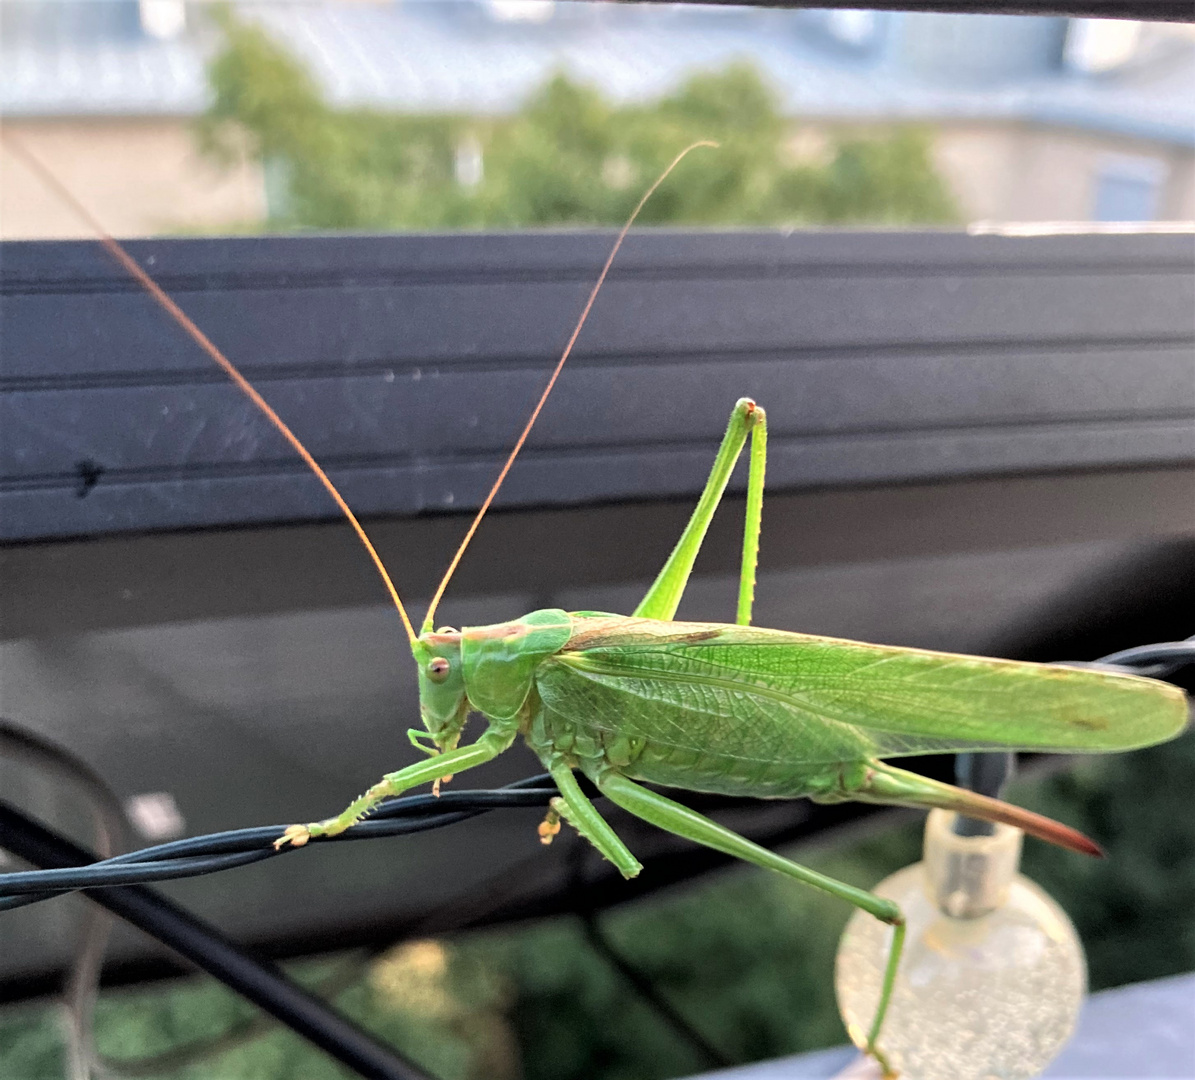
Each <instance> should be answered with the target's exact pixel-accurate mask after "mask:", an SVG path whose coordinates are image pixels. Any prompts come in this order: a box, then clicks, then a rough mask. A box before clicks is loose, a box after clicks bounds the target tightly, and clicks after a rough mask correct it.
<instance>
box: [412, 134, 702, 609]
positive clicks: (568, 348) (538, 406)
mask: <svg viewBox="0 0 1195 1080" xmlns="http://www.w3.org/2000/svg"><path fill="white" fill-rule="evenodd" d="M701 146H711V147H714V148H717V146H718V144H717V143H716V142H712V141H710V140H708V139H703V140H702V141H701V142H695V143H693V144H692V145H691V146H686V147H685V148H684V149H683V150H682V151H681V152H680V153H679V154H677V155H676V157H674V158H673V159H672V164H670V165H669V166H668V168H666V169H665V170H664V171H663V172H662V173H660V175H659V176H658V177H657V178H656V182H655V183H654V184H652V186H651V187H649V188H648V189H647V191H645V192H644V193H643V198H641V199H640V200H639V202H638V203H637V204H636V206H635V209H634V210H632V211H631V216H630V217H629V218H627V223H626V224H625V225H624V226H623V227H622V231H621V232H619V234H618V238H617V239H616V240H615V241H614V246H613V247H612V248H611V249H610V254H609V255H608V256H607V257H606V264H605V265H604V266H603V267H602V272H601V273H600V274H598V279H597V281H595V282H594V283H593V288H592V289H591V290H590V292H589V299H588V300H586V301H585V307H584V309H583V310H582V312H581V317H580V318H579V319H578V320H577V325H576V326H575V327H573V333H572V336H571V337H570V338H569V339H568V344H567V345H565V347H564V352H562V353H561V354H560V359H559V360H558V361H556V366H555V367H554V368H553V369H552V375H551V377H550V378H549V379H548V385H547V386H545V387H544V392H543V393H542V394H540V396H539V401H537V402H536V403H535V408H534V409H532V410H531V415H530V416H529V417H528V418H527V423H526V424H524V425H523V431H522V434H520V435H519V437H518V439H517V440H515V444H514V448H513V449H512V450H511V452H510V455H509V456H508V457H507V459H506V463H505V464H504V465H503V466H502V471H501V472H499V473H498V479H497V480H495V481H494V485H493V487H491V488H490V493H489V494H488V495H487V496H486V497H485V501H484V502H482V504H481V507H480V508H479V509H478V511H477V513H476V515H475V516H474V518H473V521H472V523H471V524H470V525H469V530H468V532H466V533H465V538H464V539H463V540H462V541H461V544H460V547H458V548H457V549H456V554H455V555H453V557H452V562H450V563H449V564H448V569H447V570H446V571H444V577H443V578H441V579H440V584H439V585H438V586H437V588H436V594H435V596H433V597H432V602H431V605H430V606H429V607H428V609H427V614H426V615H425V616H424V617H423V629H424V630H425V631H426V630H430V629H432V627H433V625H434V623H433V622H432V620H433V619H434V617H435V614H436V608H438V607H439V606H440V600H441V598H442V597H443V596H444V590H445V589H447V588H448V583H449V582H450V581H451V580H452V575H453V574H455V573H456V568H457V566H459V565H460V561H461V559H462V558H463V557H464V554H465V550H466V549H467V548H468V546H469V544H470V542H471V541H472V539H473V534H474V533H476V532H477V526H478V525H480V524H481V519H482V518H484V517H485V515H486V511H487V510H489V508H490V503H492V502H493V501H494V496H496V495H497V494H498V491H499V490H500V489H501V487H502V484H503V481H505V480H506V474H507V473H508V472H510V467H511V466H512V465H513V464H514V462H515V458H517V457H518V456H519V451H520V450H522V449H523V443H525V442H526V441H527V436H528V435H530V434H531V429H532V428H533V427H535V421H536V420H538V419H539V414H540V411H541V410H542V409H543V407H544V402H546V401H547V400H548V395H549V394H551V393H552V387H554V386H555V385H556V380H557V378H559V376H560V371H561V369H562V368H563V367H564V364H565V361H567V360H568V358H569V356H570V354H571V353H572V351H573V346H574V345H575V344H576V343H577V338H578V337H579V336H580V334H581V328H582V327H583V326H584V325H585V320H586V319H588V318H589V312H590V310H591V309H592V308H593V302H594V301H595V300H596V299H597V295H598V293H599V292H600V291H601V288H602V284H603V283H604V282H605V280H606V275H607V274H608V273H609V272H610V267H611V265H612V264H613V262H614V256H615V255H617V254H618V249H619V248H620V247H622V242H623V240H625V239H626V235H627V233H628V232H630V231H631V226H632V225H634V224H635V218H637V217H638V216H639V211H640V210H642V209H643V207H644V206H645V205H646V204H647V200H648V199H650V198H651V197H652V196H653V195H654V194H655V192H656V188H658V187H659V186H660V185H661V184H662V183H663V182H664V181H665V180H667V179H668V174H669V173H671V172H672V170H673V169H675V168H676V167H677V166H678V165H679V164H680V163H681V161H682V160H684V158H685V157H686V156H687V155H688V154H689V153H690V151H693V150H696V149H697V148H698V147H701Z"/></svg>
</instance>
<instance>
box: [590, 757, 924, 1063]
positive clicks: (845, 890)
mask: <svg viewBox="0 0 1195 1080" xmlns="http://www.w3.org/2000/svg"><path fill="white" fill-rule="evenodd" d="M593 780H594V782H595V783H596V784H597V786H598V788H599V790H600V791H601V792H602V794H603V795H605V796H606V798H608V799H609V800H610V801H611V802H612V803H614V804H615V805H616V806H621V807H622V808H623V809H624V810H626V811H628V812H629V813H632V814H634V815H635V816H636V817H638V818H641V819H643V820H644V821H647V822H649V823H650V824H652V825H655V826H657V827H658V828H661V829H664V830H666V831H668V832H671V833H675V834H676V835H677V836H682V837H684V838H685V839H687V840H692V841H694V842H696V843H698V844H703V845H705V846H706V847H710V848H713V849H714V850H715V851H721V852H723V853H724V854H726V855H733V856H734V857H735V858H738V859H743V860H745V861H746V862H750V863H754V864H755V865H756V866H761V867H763V868H764V869H766V870H775V871H776V872H778V873H781V874H785V875H786V876H788V877H791V878H795V879H796V880H797V881H800V882H803V883H804V884H806V885H812V886H813V887H814V888H815V889H821V890H822V891H823V892H827V893H829V894H830V895H831V896H837V897H838V898H839V899H842V900H846V901H847V902H848V903H850V904H854V905H855V907H858V908H862V909H863V910H864V911H866V912H868V913H869V914H870V915H873V916H874V917H875V918H877V919H879V920H880V921H881V922H885V923H888V924H889V925H890V926H891V927H892V928H893V935H892V944H891V945H890V946H889V951H888V962H887V966H886V967H885V970H884V983H883V987H882V989H881V993H880V1001H879V1004H878V1006H877V1007H876V1015H875V1018H874V1020H873V1021H872V1024H871V1028H870V1030H869V1031H868V1034H867V1043H866V1046H865V1047H864V1049H865V1050H866V1052H867V1053H868V1054H870V1055H871V1056H872V1057H873V1058H875V1060H876V1061H877V1062H878V1063H879V1065H880V1067H881V1068H882V1069H883V1070H884V1075H885V1077H895V1076H896V1073H895V1072H894V1071H893V1069H892V1066H891V1064H890V1063H889V1061H888V1059H887V1057H886V1056H885V1055H884V1053H883V1051H882V1050H881V1048H880V1046H879V1039H880V1032H881V1029H882V1028H883V1024H884V1016H885V1014H886V1013H887V1011H888V1004H889V1002H890V1001H891V998H892V987H893V984H894V982H895V980H896V971H897V968H898V967H899V965H900V955H901V952H902V951H903V948H904V940H905V918H904V915H903V914H902V913H901V910H900V908H899V907H897V905H896V904H894V903H893V902H892V901H891V900H886V899H884V898H882V897H879V896H876V895H875V894H874V893H870V892H867V891H866V890H865V889H858V888H855V886H853V885H848V884H846V882H843V881H838V880H836V879H835V878H832V877H827V876H826V875H825V874H819V873H818V872H817V871H816V870H810V869H809V868H808V867H805V866H801V865H800V863H795V862H793V861H792V860H790V859H786V858H784V857H783V856H782V855H777V854H776V853H775V852H774V851H769V850H768V849H767V848H765V847H761V846H760V845H759V844H756V843H753V842H752V841H750V840H748V839H746V838H745V837H742V836H739V834H738V833H736V832H732V831H731V830H730V829H728V828H726V827H725V826H723V825H719V824H718V823H717V822H715V821H711V820H710V819H709V818H707V817H705V816H703V815H702V814H699V813H697V811H695V810H690V809H689V808H688V807H687V806H682V805H681V804H680V803H678V802H674V801H673V800H672V799H669V798H667V797H666V796H664V795H661V794H659V793H658V792H655V791H651V790H649V789H648V788H645V787H642V786H641V785H639V784H637V783H635V781H633V780H631V779H629V778H627V777H625V776H623V775H622V774H621V773H619V772H618V771H617V770H615V769H612V768H607V769H606V770H604V771H599V770H594V775H593Z"/></svg>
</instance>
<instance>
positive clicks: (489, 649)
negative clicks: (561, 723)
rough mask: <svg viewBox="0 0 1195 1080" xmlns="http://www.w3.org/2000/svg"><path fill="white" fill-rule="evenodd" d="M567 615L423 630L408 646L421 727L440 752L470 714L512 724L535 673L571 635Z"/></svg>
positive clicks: (451, 744)
mask: <svg viewBox="0 0 1195 1080" xmlns="http://www.w3.org/2000/svg"><path fill="white" fill-rule="evenodd" d="M572 631H573V623H572V620H571V619H570V618H569V616H568V613H567V612H565V611H561V610H559V609H558V608H548V609H545V610H543V611H533V612H531V614H529V615H524V616H523V617H522V618H521V619H512V620H511V621H510V622H504V623H495V624H494V625H493V626H470V627H466V628H465V629H464V630H459V631H458V630H450V629H441V630H437V631H435V632H432V631H427V630H425V631H424V632H423V633H422V634H420V635H419V637H418V638H417V639H416V640H415V642H413V643H412V646H411V650H412V652H413V653H414V654H415V662H416V664H417V665H418V668H419V708H420V712H421V713H422V716H423V726H424V727H425V728H427V730H428V732H429V733H430V734H431V736H432V739H433V740H434V741H435V743H436V745H437V746H438V747H439V748H440V749H441V750H452V749H454V748H455V747H456V744H457V742H458V740H459V739H460V736H461V729H462V728H463V727H464V725H465V719H466V717H467V716H468V714H469V713H470V711H474V710H475V711H477V712H479V713H481V714H482V715H483V716H485V717H486V719H488V720H490V721H491V722H494V721H497V722H500V723H501V722H509V721H514V720H516V719H517V718H518V717H519V716H520V714H521V713H522V712H523V707H524V705H525V704H526V703H527V699H528V697H529V696H530V694H531V687H532V684H533V683H534V681H535V669H536V668H537V667H538V666H539V664H540V662H541V661H543V660H544V659H546V658H547V657H549V656H551V655H552V654H553V653H557V652H559V651H560V650H561V649H562V648H564V646H565V645H566V644H567V642H568V640H569V637H570V636H571V635H572Z"/></svg>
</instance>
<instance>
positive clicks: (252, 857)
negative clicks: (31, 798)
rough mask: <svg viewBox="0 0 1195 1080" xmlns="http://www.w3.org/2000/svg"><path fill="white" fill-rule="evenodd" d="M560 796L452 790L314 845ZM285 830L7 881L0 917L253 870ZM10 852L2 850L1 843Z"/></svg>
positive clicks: (535, 781) (221, 836) (542, 790)
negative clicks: (74, 896) (41, 904)
mask: <svg viewBox="0 0 1195 1080" xmlns="http://www.w3.org/2000/svg"><path fill="white" fill-rule="evenodd" d="M556 794H557V791H556V786H555V785H554V784H553V783H552V778H551V777H550V776H548V774H547V773H542V774H540V775H538V776H532V777H529V778H528V779H526V780H518V781H516V782H515V783H513V784H508V785H507V786H506V787H504V788H498V789H495V790H489V791H485V790H483V791H452V792H445V793H444V794H443V795H439V796H436V795H409V796H406V797H404V798H400V799H392V800H390V801H389V802H387V803H384V804H383V805H382V806H381V807H379V809H378V810H377V811H376V812H375V813H374V814H373V815H372V816H371V817H370V818H369V820H367V821H362V822H359V823H358V824H357V825H354V826H353V827H352V828H351V829H349V830H348V831H347V832H343V833H341V834H340V835H339V836H320V837H314V838H313V839H312V840H311V841H310V842H311V843H320V844H328V843H332V844H335V843H342V842H347V841H353V840H369V839H376V838H377V837H381V836H399V835H404V834H407V833H415V832H424V831H426V830H428V829H438V828H441V827H442V826H444V825H452V824H455V823H456V822H458V821H465V820H467V819H468V818H471V817H476V816H477V815H478V814H482V813H485V812H486V811H488V810H495V809H499V808H507V807H523V806H530V807H537V806H547V805H548V802H549V801H550V800H551V799H552V798H553V797H554V796H555V795H556ZM284 828H285V826H283V825H259V826H256V827H253V828H248V829H232V830H229V831H227V832H219V833H208V834H207V835H206V836H193V837H189V838H187V839H185V840H173V841H171V842H170V843H166V844H158V845H156V846H154V847H149V848H142V849H141V850H140V851H134V852H131V853H129V854H127V855H118V856H116V857H115V858H111V859H104V860H102V861H100V862H95V863H92V864H91V865H90V866H80V867H69V868H64V869H61V870H27V871H20V872H17V873H12V874H3V875H0V911H5V910H8V909H11V908H15V907H23V906H25V905H26V904H33V903H37V902H38V901H40V900H48V899H50V898H51V897H53V896H59V895H61V894H62V893H65V892H73V891H74V890H76V889H83V888H88V887H95V886H115V885H129V884H138V883H146V882H151V881H172V880H174V879H176V878H185V877H196V876H198V875H201V874H210V873H212V872H213V871H216V870H227V869H230V868H231V867H234V866H246V865H248V864H249V863H255V862H260V861H262V860H263V859H272V858H275V857H277V856H279V855H285V854H287V853H289V852H291V851H294V850H295V849H294V848H292V847H289V846H288V847H284V848H282V849H281V850H276V849H275V848H274V846H273V845H274V841H275V840H277V839H278V837H279V836H281V835H282V832H283V829H284ZM0 846H3V844H0Z"/></svg>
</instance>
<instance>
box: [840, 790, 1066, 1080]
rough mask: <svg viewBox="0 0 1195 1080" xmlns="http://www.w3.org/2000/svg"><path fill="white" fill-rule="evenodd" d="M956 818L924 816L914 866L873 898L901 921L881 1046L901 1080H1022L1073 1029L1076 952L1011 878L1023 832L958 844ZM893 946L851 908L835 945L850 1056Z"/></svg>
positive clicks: (1024, 882) (1055, 915) (1050, 911)
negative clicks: (902, 933)
mask: <svg viewBox="0 0 1195 1080" xmlns="http://www.w3.org/2000/svg"><path fill="white" fill-rule="evenodd" d="M956 816H957V815H955V814H953V813H950V812H948V811H945V810H933V811H931V812H930V815H929V819H928V820H927V821H926V825H925V849H924V858H923V861H921V862H919V863H914V864H913V865H912V866H906V867H905V868H904V869H903V870H899V871H897V872H896V873H895V874H893V875H892V876H891V877H888V878H885V879H884V880H883V881H882V882H880V884H879V885H877V886H876V887H875V889H874V890H873V891H874V892H875V893H877V894H878V895H879V896H883V897H887V898H888V899H891V900H895V901H896V902H897V903H898V904H899V905H900V907H901V910H902V911H904V913H905V917H906V918H907V919H908V938H907V940H906V944H905V952H904V957H903V959H902V960H901V964H900V969H899V971H898V972H897V976H896V983H895V987H894V989H893V993H892V1002H891V1005H890V1007H889V1010H888V1016H887V1019H886V1020H885V1022H884V1027H883V1030H882V1031H881V1033H880V1039H879V1047H880V1049H881V1050H882V1051H883V1052H884V1053H885V1054H886V1055H887V1056H888V1059H889V1061H890V1062H891V1064H892V1066H893V1067H894V1068H895V1069H896V1070H897V1072H898V1073H899V1074H900V1076H901V1077H902V1078H904V1080H1027V1078H1028V1077H1033V1076H1037V1075H1038V1074H1039V1073H1040V1072H1041V1071H1042V1070H1043V1069H1044V1068H1045V1067H1046V1065H1047V1064H1049V1062H1050V1061H1051V1060H1053V1058H1054V1057H1056V1056H1057V1054H1058V1053H1059V1051H1061V1050H1062V1048H1063V1046H1065V1045H1066V1042H1067V1040H1068V1039H1069V1038H1070V1036H1071V1034H1072V1033H1073V1031H1074V1028H1075V1022H1076V1020H1077V1019H1078V1015H1079V1008H1080V1006H1081V1004H1082V1001H1083V995H1084V992H1085V990H1086V986H1087V965H1086V962H1085V960H1084V957H1083V947H1082V945H1081V944H1080V943H1079V938H1078V935H1077V934H1076V933H1075V928H1074V926H1072V925H1071V921H1070V920H1069V919H1068V918H1067V917H1066V913H1065V912H1064V911H1063V910H1062V908H1060V907H1059V906H1058V905H1057V904H1056V903H1055V902H1054V901H1053V900H1052V899H1051V898H1050V897H1049V895H1047V894H1046V893H1045V892H1044V891H1043V890H1042V889H1040V888H1039V887H1038V886H1037V885H1035V884H1034V883H1033V882H1032V881H1030V880H1029V879H1028V878H1026V877H1024V876H1023V875H1021V874H1019V873H1018V872H1017V868H1018V867H1019V865H1020V859H1021V833H1020V831H1019V830H1018V829H1014V828H1012V827H1010V826H1008V825H997V826H995V833H994V834H993V835H991V836H960V835H958V834H957V833H955V832H954V831H953V827H954V822H955V819H956ZM891 940H892V929H891V927H888V926H885V925H884V924H883V923H881V922H879V921H878V920H876V919H874V918H872V916H870V915H868V914H866V913H864V912H861V911H859V912H856V913H855V915H854V917H853V918H852V919H851V921H850V922H849V923H848V924H847V927H846V930H845V931H844V932H843V935H842V940H841V942H840V943H839V946H838V959H837V963H836V967H835V978H834V982H835V989H836V990H837V994H838V1007H839V1011H840V1012H841V1013H842V1018H843V1020H844V1021H845V1023H846V1027H847V1031H848V1033H849V1034H850V1037H851V1039H852V1040H853V1041H854V1043H855V1045H857V1046H859V1047H863V1046H865V1045H866V1042H867V1032H868V1030H869V1029H870V1027H871V1023H872V1018H873V1017H874V1016H875V1009H876V1004H877V1002H878V1001H879V997H880V983H881V980H882V978H883V974H884V965H885V962H886V961H887V957H888V945H889V943H890V942H891Z"/></svg>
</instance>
